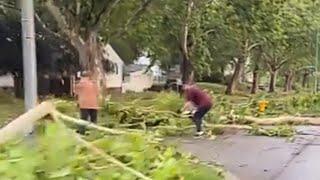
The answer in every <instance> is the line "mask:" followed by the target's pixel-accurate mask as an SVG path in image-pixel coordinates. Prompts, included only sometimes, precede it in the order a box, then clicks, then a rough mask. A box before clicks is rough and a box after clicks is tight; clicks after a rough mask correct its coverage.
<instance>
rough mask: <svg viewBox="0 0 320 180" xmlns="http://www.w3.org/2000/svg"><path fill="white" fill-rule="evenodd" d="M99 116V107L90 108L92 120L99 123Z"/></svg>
mask: <svg viewBox="0 0 320 180" xmlns="http://www.w3.org/2000/svg"><path fill="white" fill-rule="evenodd" d="M97 118H98V110H97V109H90V121H91V122H92V123H95V124H97Z"/></svg>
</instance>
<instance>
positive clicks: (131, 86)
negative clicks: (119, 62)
mask: <svg viewBox="0 0 320 180" xmlns="http://www.w3.org/2000/svg"><path fill="white" fill-rule="evenodd" d="M147 68H148V66H147V65H140V64H130V65H128V66H125V77H124V83H123V86H122V92H127V91H133V92H143V91H144V90H147V89H149V88H151V87H152V85H153V80H154V76H153V73H152V71H150V70H148V71H147Z"/></svg>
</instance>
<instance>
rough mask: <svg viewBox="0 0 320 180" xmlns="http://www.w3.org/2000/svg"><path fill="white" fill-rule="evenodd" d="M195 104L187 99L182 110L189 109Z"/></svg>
mask: <svg viewBox="0 0 320 180" xmlns="http://www.w3.org/2000/svg"><path fill="white" fill-rule="evenodd" d="M192 106H193V103H192V102H191V101H187V102H185V103H184V106H183V107H182V109H181V111H182V112H183V111H185V110H187V109H190V108H191V107H192Z"/></svg>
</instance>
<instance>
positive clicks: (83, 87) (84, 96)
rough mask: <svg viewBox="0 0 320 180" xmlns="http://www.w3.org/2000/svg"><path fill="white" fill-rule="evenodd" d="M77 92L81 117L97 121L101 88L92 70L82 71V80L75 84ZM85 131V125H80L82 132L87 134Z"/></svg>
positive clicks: (93, 121)
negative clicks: (93, 76)
mask: <svg viewBox="0 0 320 180" xmlns="http://www.w3.org/2000/svg"><path fill="white" fill-rule="evenodd" d="M75 94H76V95H77V96H78V105H79V107H80V117H81V119H83V120H86V121H90V122H92V123H97V116H98V109H99V104H98V98H99V89H98V85H97V82H96V81H94V80H93V79H92V75H91V73H90V72H83V73H82V77H81V79H80V82H79V83H77V84H76V86H75ZM85 131H86V129H85V127H84V126H80V127H79V130H78V132H79V133H80V134H85Z"/></svg>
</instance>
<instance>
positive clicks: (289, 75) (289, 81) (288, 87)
mask: <svg viewBox="0 0 320 180" xmlns="http://www.w3.org/2000/svg"><path fill="white" fill-rule="evenodd" d="M293 79H294V73H293V72H292V70H289V71H287V72H286V74H285V85H284V92H289V91H292V86H293Z"/></svg>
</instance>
